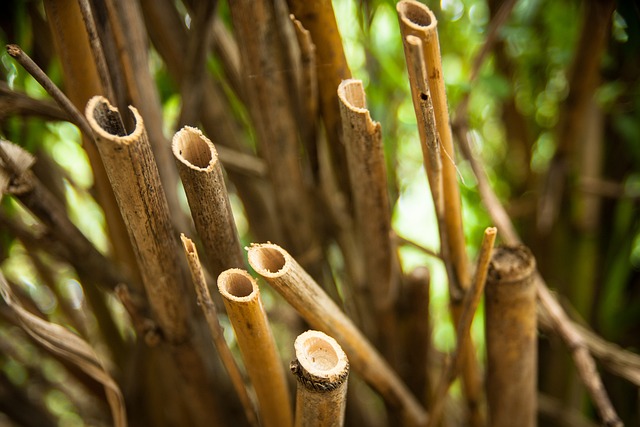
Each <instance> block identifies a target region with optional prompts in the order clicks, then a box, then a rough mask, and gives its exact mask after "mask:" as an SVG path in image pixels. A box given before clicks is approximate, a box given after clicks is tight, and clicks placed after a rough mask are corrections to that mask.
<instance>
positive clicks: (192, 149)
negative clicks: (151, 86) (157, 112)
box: [172, 126, 244, 277]
mask: <svg viewBox="0 0 640 427" xmlns="http://www.w3.org/2000/svg"><path fill="white" fill-rule="evenodd" d="M172 148H173V155H174V157H175V158H176V164H177V165H178V172H179V174H180V179H181V180H182V184H183V185H184V191H185V193H186V194H187V200H188V202H189V207H190V208H191V216H192V217H193V222H194V224H195V226H196V231H197V232H198V235H199V236H200V238H201V239H202V243H203V245H204V249H205V253H206V255H207V261H208V262H207V266H208V268H209V273H211V274H212V275H213V276H214V277H217V276H218V275H219V274H220V273H222V272H223V271H224V270H226V269H228V268H241V267H243V266H244V261H243V257H242V248H241V247H240V240H239V239H238V232H237V230H236V224H235V222H234V220H233V212H232V211H231V204H230V203H229V195H228V194H227V187H226V185H225V183H224V176H223V173H222V165H221V164H220V161H219V160H218V153H217V151H216V148H215V147H214V145H213V143H212V142H211V141H210V140H209V139H208V138H207V137H206V136H204V135H203V134H202V132H201V131H200V130H199V129H196V128H192V127H189V126H185V127H184V128H182V130H180V131H179V132H177V133H176V134H175V135H174V137H173V144H172Z"/></svg>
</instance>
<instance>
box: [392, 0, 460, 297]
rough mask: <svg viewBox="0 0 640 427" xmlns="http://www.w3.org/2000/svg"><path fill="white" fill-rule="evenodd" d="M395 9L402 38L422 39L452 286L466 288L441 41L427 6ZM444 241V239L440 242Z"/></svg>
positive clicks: (407, 4)
mask: <svg viewBox="0 0 640 427" xmlns="http://www.w3.org/2000/svg"><path fill="white" fill-rule="evenodd" d="M397 11H398V17H399V19H400V32H401V33H402V37H403V39H404V38H406V37H407V36H408V35H413V36H416V37H418V38H419V39H420V40H421V41H422V48H423V54H424V59H425V65H426V68H427V75H428V77H429V81H428V84H429V89H430V92H431V96H432V97H433V107H434V111H435V118H436V127H437V129H438V135H439V137H440V144H441V150H440V155H441V158H442V179H443V180H442V187H443V198H444V205H445V223H446V227H447V238H448V241H447V242H446V244H448V245H449V250H450V252H451V259H452V260H453V262H454V266H455V269H456V276H457V282H456V284H455V286H457V287H459V288H460V289H461V290H465V289H467V288H468V287H469V277H470V274H469V265H468V263H469V260H468V257H467V252H466V248H465V243H464V233H463V230H462V212H461V206H460V193H459V189H458V181H457V174H456V173H457V172H456V165H455V159H454V150H453V138H452V136H451V126H450V124H449V108H448V106H447V95H446V93H445V87H444V78H443V75H442V63H441V58H440V44H439V42H438V30H437V25H438V21H437V20H436V17H435V15H434V14H433V12H431V10H430V9H429V8H428V7H427V6H425V5H423V4H421V3H419V2H417V1H415V0H403V1H401V2H399V3H398V5H397ZM414 100H415V97H414ZM443 244H445V243H444V242H443Z"/></svg>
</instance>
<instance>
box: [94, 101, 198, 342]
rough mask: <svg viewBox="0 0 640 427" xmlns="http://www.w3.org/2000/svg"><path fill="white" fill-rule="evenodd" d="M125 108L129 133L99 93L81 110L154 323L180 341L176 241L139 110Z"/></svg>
mask: <svg viewBox="0 0 640 427" xmlns="http://www.w3.org/2000/svg"><path fill="white" fill-rule="evenodd" d="M129 108H130V111H131V113H132V115H133V117H134V120H135V128H134V130H133V132H131V133H130V134H129V135H127V134H126V132H125V130H124V129H123V128H122V122H121V121H120V120H119V119H120V114H119V113H118V110H117V108H115V107H113V106H111V104H109V101H108V100H107V99H106V98H104V97H101V96H96V97H93V98H91V100H89V102H88V103H87V108H86V113H85V115H86V117H87V120H88V121H89V125H90V126H91V128H92V129H93V132H94V134H95V137H96V138H95V139H96V144H97V145H98V149H99V151H100V155H101V157H102V159H103V163H104V165H105V169H106V170H107V174H108V176H109V181H110V182H111V184H112V186H113V188H114V193H115V195H116V200H117V201H118V206H119V207H120V211H121V212H122V217H123V218H124V220H125V224H126V225H127V229H128V230H129V235H130V237H131V240H132V242H133V243H134V250H135V252H136V258H137V261H138V263H139V264H140V270H141V273H142V277H143V282H144V286H145V289H146V291H147V295H148V297H149V300H150V303H151V307H152V309H153V311H154V313H155V315H156V320H157V321H158V325H159V326H160V328H161V329H162V332H163V334H164V336H165V338H166V339H167V340H168V341H169V342H171V343H174V344H176V343H181V342H183V341H186V340H187V339H188V331H189V326H188V318H187V312H188V310H186V305H185V304H184V303H183V302H184V300H183V297H184V295H183V289H182V288H183V279H182V276H181V271H180V267H179V264H178V263H177V261H176V259H175V249H177V245H176V244H174V243H177V242H176V241H175V238H174V236H173V230H172V226H171V222H170V218H169V210H168V206H167V201H166V199H165V197H164V192H163V191H162V185H161V184H160V177H159V175H158V169H157V166H156V164H155V162H154V160H153V154H152V153H151V147H150V145H149V141H148V137H147V133H146V131H145V128H144V122H143V120H142V117H141V116H140V114H139V113H138V110H136V109H135V108H134V107H129ZM150 190H151V191H150Z"/></svg>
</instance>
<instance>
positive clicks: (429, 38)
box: [397, 1, 484, 426]
mask: <svg viewBox="0 0 640 427" xmlns="http://www.w3.org/2000/svg"><path fill="white" fill-rule="evenodd" d="M397 10H398V16H399V19H400V29H401V32H402V34H403V37H404V38H403V40H404V42H403V45H404V48H405V56H406V58H407V65H408V67H407V68H408V71H409V81H410V83H411V91H412V98H413V102H414V108H415V109H416V114H417V116H418V130H419V132H420V138H421V141H422V144H423V156H424V161H425V169H426V170H427V176H428V178H429V185H430V187H431V191H432V197H433V199H434V206H435V208H436V217H437V218H438V229H439V232H440V241H441V252H442V258H443V260H444V263H445V267H446V270H447V276H448V278H449V296H450V300H451V314H452V317H453V320H454V323H455V324H456V326H457V324H458V322H459V318H460V315H461V308H462V307H461V303H462V299H463V297H464V292H465V290H466V289H467V288H468V286H469V283H468V281H469V271H468V260H467V255H466V251H465V248H464V235H463V232H462V219H461V211H460V196H459V194H458V187H457V182H456V172H455V165H454V163H453V157H452V156H453V144H452V141H451V128H450V126H449V117H448V111H447V106H446V95H445V93H444V81H443V80H442V70H441V66H440V47H439V45H438V34H437V30H436V25H437V22H436V19H435V16H433V13H432V12H431V11H430V10H429V9H428V8H427V7H426V6H424V5H422V4H420V3H417V2H415V1H402V2H400V3H398V5H397ZM420 49H421V50H422V52H419V50H420ZM425 69H426V72H425ZM432 99H433V101H432ZM434 122H435V127H436V128H437V132H436V131H434ZM425 150H428V151H425ZM438 154H439V155H438ZM438 157H440V158H439V159H438ZM459 339H460V337H459ZM464 339H465V340H467V341H469V345H468V347H467V350H466V351H465V354H462V355H461V357H462V364H463V365H462V379H463V385H464V392H465V395H466V399H467V406H468V408H469V421H470V423H471V424H472V425H473V426H481V425H483V424H484V420H483V417H482V414H481V412H480V410H479V406H480V401H481V399H482V386H481V379H480V375H479V372H478V364H477V361H476V358H475V350H474V347H473V343H472V342H471V341H470V339H468V337H465V338H464Z"/></svg>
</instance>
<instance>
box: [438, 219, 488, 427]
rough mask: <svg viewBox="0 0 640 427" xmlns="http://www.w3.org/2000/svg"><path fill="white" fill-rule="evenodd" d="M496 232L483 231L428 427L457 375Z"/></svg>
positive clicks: (485, 276)
mask: <svg viewBox="0 0 640 427" xmlns="http://www.w3.org/2000/svg"><path fill="white" fill-rule="evenodd" d="M497 232H498V230H497V229H496V228H495V227H489V228H487V229H486V230H485V231H484V238H483V239H482V244H481V245H480V254H479V255H478V266H477V268H476V275H475V278H474V281H473V284H472V285H471V288H470V289H469V292H467V294H466V295H465V298H464V303H463V312H462V315H461V316H460V321H459V323H458V327H457V334H456V335H457V336H458V346H457V348H456V351H455V353H454V354H453V357H452V358H451V361H450V362H449V364H448V365H447V366H446V368H445V369H444V370H443V371H442V375H441V376H440V382H439V384H438V386H437V389H436V394H435V397H434V401H433V403H432V406H431V408H430V412H429V413H430V415H431V417H430V418H429V424H428V427H430V426H437V425H438V423H439V422H440V416H441V414H442V410H443V408H444V402H445V397H446V394H447V392H448V391H449V387H450V386H451V383H452V382H453V380H454V379H455V378H456V375H457V373H458V368H459V364H460V361H461V356H462V355H463V354H465V351H466V350H465V349H466V347H467V345H468V340H469V338H470V334H469V329H470V328H471V323H472V322H473V317H474V315H475V312H476V309H477V308H478V304H479V303H480V298H481V297H482V293H483V291H484V288H485V282H486V279H487V272H488V270H489V263H490V262H491V254H492V252H493V244H494V242H495V240H496V233H497Z"/></svg>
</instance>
